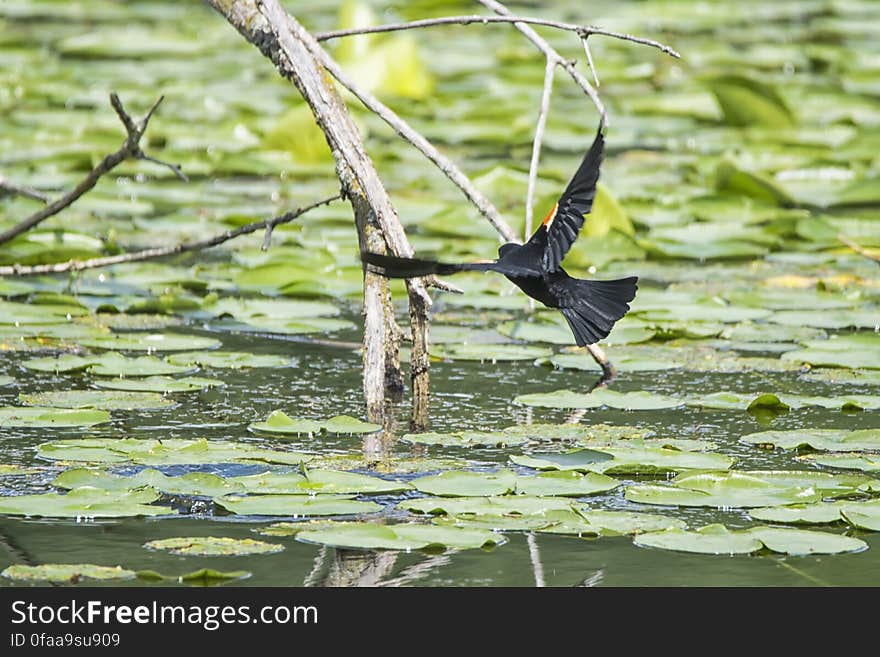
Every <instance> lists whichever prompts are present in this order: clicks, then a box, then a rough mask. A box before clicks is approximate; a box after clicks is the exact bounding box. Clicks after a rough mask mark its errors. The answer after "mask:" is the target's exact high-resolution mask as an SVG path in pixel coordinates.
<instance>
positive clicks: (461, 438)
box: [401, 431, 528, 447]
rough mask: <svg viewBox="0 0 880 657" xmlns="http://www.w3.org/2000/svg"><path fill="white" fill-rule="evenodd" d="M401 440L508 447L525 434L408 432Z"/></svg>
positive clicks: (517, 443)
mask: <svg viewBox="0 0 880 657" xmlns="http://www.w3.org/2000/svg"><path fill="white" fill-rule="evenodd" d="M401 440H402V441H403V442H405V443H412V444H415V445H440V446H443V447H510V446H512V445H522V444H523V443H526V442H527V441H528V440H527V438H526V437H525V436H518V435H512V434H510V433H507V432H506V431H499V432H495V433H490V432H485V431H461V432H459V433H431V432H428V433H408V434H406V435H404V436H403V437H402V438H401Z"/></svg>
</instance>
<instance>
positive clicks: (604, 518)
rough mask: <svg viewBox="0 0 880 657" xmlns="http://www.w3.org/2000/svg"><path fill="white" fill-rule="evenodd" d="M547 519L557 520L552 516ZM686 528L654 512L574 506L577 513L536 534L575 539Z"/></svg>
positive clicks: (680, 522)
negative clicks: (573, 536)
mask: <svg viewBox="0 0 880 657" xmlns="http://www.w3.org/2000/svg"><path fill="white" fill-rule="evenodd" d="M547 515H548V517H551V518H554V517H560V516H556V515H554V514H553V513H549V514H547ZM684 527H686V525H685V523H684V522H683V521H681V520H677V519H676V518H670V517H669V516H663V515H658V514H655V513H637V512H634V511H604V510H601V509H591V508H589V507H577V514H576V515H573V516H569V517H564V518H562V519H561V520H560V521H559V522H558V523H557V524H553V525H550V526H549V527H545V528H542V529H538V530H537V531H540V532H545V533H548V534H571V535H575V536H619V535H621V534H641V533H642V532H654V531H663V530H665V529H671V528H679V529H683V528H684Z"/></svg>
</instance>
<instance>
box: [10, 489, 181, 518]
mask: <svg viewBox="0 0 880 657" xmlns="http://www.w3.org/2000/svg"><path fill="white" fill-rule="evenodd" d="M158 498H159V494H158V493H157V492H156V491H155V490H153V489H151V488H144V489H141V490H137V491H107V490H101V489H99V488H88V487H85V488H77V489H74V490H72V491H70V492H69V493H67V494H66V495H59V494H58V493H42V494H39V495H12V496H4V497H0V514H3V515H11V516H42V517H50V518H80V517H82V518H124V517H129V516H159V515H165V514H169V513H173V511H172V509H170V508H167V507H163V506H153V505H151V504H150V502H154V501H155V500H157V499H158Z"/></svg>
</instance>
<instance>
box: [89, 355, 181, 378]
mask: <svg viewBox="0 0 880 657" xmlns="http://www.w3.org/2000/svg"><path fill="white" fill-rule="evenodd" d="M191 371H192V368H191V367H181V366H179V365H172V364H171V363H168V362H166V361H164V360H161V359H159V358H156V357H155V356H139V357H137V358H127V357H125V356H123V355H121V354H117V353H116V352H111V353H107V354H104V355H103V356H100V357H96V358H94V359H93V360H92V362H91V363H90V364H89V367H88V372H89V374H96V375H98V376H116V377H125V376H133V377H137V376H162V375H167V374H182V373H184V372H191Z"/></svg>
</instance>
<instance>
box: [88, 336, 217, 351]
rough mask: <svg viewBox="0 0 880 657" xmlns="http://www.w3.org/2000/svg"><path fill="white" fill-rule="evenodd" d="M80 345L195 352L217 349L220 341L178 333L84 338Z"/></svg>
mask: <svg viewBox="0 0 880 657" xmlns="http://www.w3.org/2000/svg"><path fill="white" fill-rule="evenodd" d="M80 344H82V345H83V346H84V347H92V348H94V349H112V350H115V351H149V352H152V351H194V350H202V349H216V348H217V347H219V346H220V341H219V340H216V339H214V338H206V337H201V336H197V335H182V334H176V333H118V334H113V335H105V336H98V337H93V338H83V339H82V340H80Z"/></svg>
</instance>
